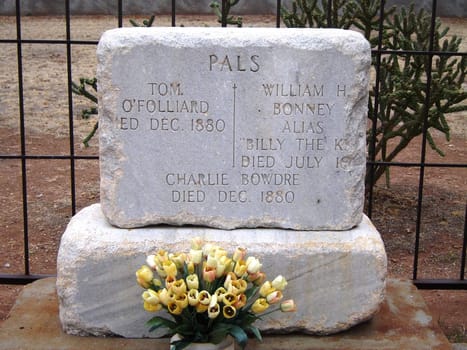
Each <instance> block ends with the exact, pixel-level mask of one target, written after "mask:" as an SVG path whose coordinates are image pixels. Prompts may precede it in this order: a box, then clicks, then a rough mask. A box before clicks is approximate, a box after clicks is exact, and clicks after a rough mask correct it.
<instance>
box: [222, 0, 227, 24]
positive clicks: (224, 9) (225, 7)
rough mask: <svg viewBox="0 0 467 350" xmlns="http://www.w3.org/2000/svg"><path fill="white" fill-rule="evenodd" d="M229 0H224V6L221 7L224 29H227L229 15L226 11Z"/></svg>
mask: <svg viewBox="0 0 467 350" xmlns="http://www.w3.org/2000/svg"><path fill="white" fill-rule="evenodd" d="M227 1H228V0H222V5H221V15H222V18H221V26H222V27H227V14H226V13H225V11H226V10H227V4H226V2H227Z"/></svg>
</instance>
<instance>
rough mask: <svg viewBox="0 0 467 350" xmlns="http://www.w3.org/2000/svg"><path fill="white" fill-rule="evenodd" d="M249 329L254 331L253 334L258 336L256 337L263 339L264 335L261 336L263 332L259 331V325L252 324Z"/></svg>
mask: <svg viewBox="0 0 467 350" xmlns="http://www.w3.org/2000/svg"><path fill="white" fill-rule="evenodd" d="M247 329H248V330H249V331H251V333H253V335H254V336H255V337H256V339H258V340H259V341H263V337H262V336H261V332H260V331H259V329H258V328H257V327H255V326H253V325H251V326H249V327H248V328H247Z"/></svg>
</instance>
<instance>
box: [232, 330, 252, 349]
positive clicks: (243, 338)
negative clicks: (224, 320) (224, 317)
mask: <svg viewBox="0 0 467 350" xmlns="http://www.w3.org/2000/svg"><path fill="white" fill-rule="evenodd" d="M229 334H230V335H231V336H232V337H234V338H235V341H236V342H237V343H238V344H239V345H240V346H241V347H242V349H244V348H245V346H246V343H247V342H248V336H247V334H246V333H245V331H244V330H243V329H242V328H241V327H239V326H235V325H232V327H231V328H230V331H229Z"/></svg>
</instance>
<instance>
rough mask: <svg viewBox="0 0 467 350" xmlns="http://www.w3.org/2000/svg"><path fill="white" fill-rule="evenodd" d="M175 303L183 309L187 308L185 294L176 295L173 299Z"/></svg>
mask: <svg viewBox="0 0 467 350" xmlns="http://www.w3.org/2000/svg"><path fill="white" fill-rule="evenodd" d="M175 302H176V303H177V305H178V306H180V307H181V308H182V309H184V308H186V307H187V306H188V296H187V295H186V294H185V293H183V294H178V295H177V296H176V297H175Z"/></svg>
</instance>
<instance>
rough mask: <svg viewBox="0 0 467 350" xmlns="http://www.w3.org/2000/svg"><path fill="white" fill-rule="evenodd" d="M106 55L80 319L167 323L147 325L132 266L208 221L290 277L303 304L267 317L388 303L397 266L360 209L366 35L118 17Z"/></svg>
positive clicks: (304, 326) (350, 315) (79, 280)
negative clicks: (143, 22)
mask: <svg viewBox="0 0 467 350" xmlns="http://www.w3.org/2000/svg"><path fill="white" fill-rule="evenodd" d="M98 61H99V64H98V82H99V88H98V92H99V114H100V122H99V129H100V165H101V204H96V205H93V206H90V207H88V208H85V209H84V210H82V211H81V212H80V213H78V214H77V215H76V216H75V217H74V218H73V219H72V220H71V222H70V224H69V225H68V227H67V229H66V231H65V233H64V235H63V237H62V241H61V246H60V250H59V255H58V259H57V266H58V267H57V271H58V276H57V292H58V296H59V300H60V319H61V323H62V327H63V329H64V330H65V331H66V332H67V333H70V334H79V335H88V334H92V335H115V334H116V335H121V336H125V337H141V336H157V335H158V334H148V333H147V328H146V327H145V326H144V324H145V322H146V321H147V319H148V317H149V316H148V314H147V313H146V312H145V311H144V310H143V308H142V307H141V301H140V298H139V295H140V293H141V290H140V288H139V287H138V286H137V285H136V283H135V281H134V271H135V270H136V269H137V268H138V267H139V266H140V265H141V264H142V263H143V262H144V261H143V260H144V258H145V256H146V255H147V254H149V253H151V252H152V251H155V250H158V249H165V250H169V251H181V250H187V249H188V248H189V241H190V238H193V237H196V236H199V237H201V238H203V239H204V240H206V241H209V242H211V243H214V244H219V245H221V246H223V247H225V248H226V249H227V250H230V251H232V250H233V249H234V248H235V247H237V246H243V247H246V248H247V249H248V251H249V253H250V254H251V255H254V256H256V257H258V258H260V259H261V261H262V263H263V266H264V270H265V272H267V273H269V274H274V275H276V274H282V275H284V276H286V278H287V279H288V280H289V287H288V290H287V297H290V298H293V299H295V300H296V302H297V303H298V305H299V307H298V311H297V312H296V313H291V314H287V315H284V314H282V315H279V317H277V315H269V316H267V317H265V319H264V320H262V321H261V323H260V325H259V326H260V328H261V329H262V330H269V331H273V332H286V331H287V332H290V331H301V332H305V333H312V334H331V333H336V332H339V331H342V330H345V329H348V328H349V327H351V326H353V325H355V324H358V323H360V322H363V321H365V320H368V319H369V318H371V317H372V316H373V315H374V314H375V313H376V312H377V311H378V308H379V305H380V304H381V302H382V301H383V299H384V290H385V280H386V269H387V268H386V254H385V251H384V245H383V242H382V240H381V237H380V235H379V233H378V231H377V230H376V229H375V227H374V226H373V225H372V224H371V221H370V220H369V219H368V218H367V217H366V216H364V215H363V213H362V211H363V194H364V188H363V184H364V175H365V125H366V112H367V111H366V106H367V100H368V75H369V66H370V47H369V44H368V42H367V41H366V40H365V39H364V38H363V36H361V35H360V34H358V33H356V32H351V31H344V30H303V29H287V30H284V29H282V30H281V29H271V28H270V29H258V28H244V29H240V30H239V29H226V28H216V29H214V28H151V29H148V28H128V29H117V30H111V31H108V32H106V33H105V34H104V35H103V37H102V38H101V40H100V43H99V46H98ZM166 224H170V226H168V225H166ZM155 225H157V226H155ZM143 226H148V227H143ZM176 226H182V227H176Z"/></svg>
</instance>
